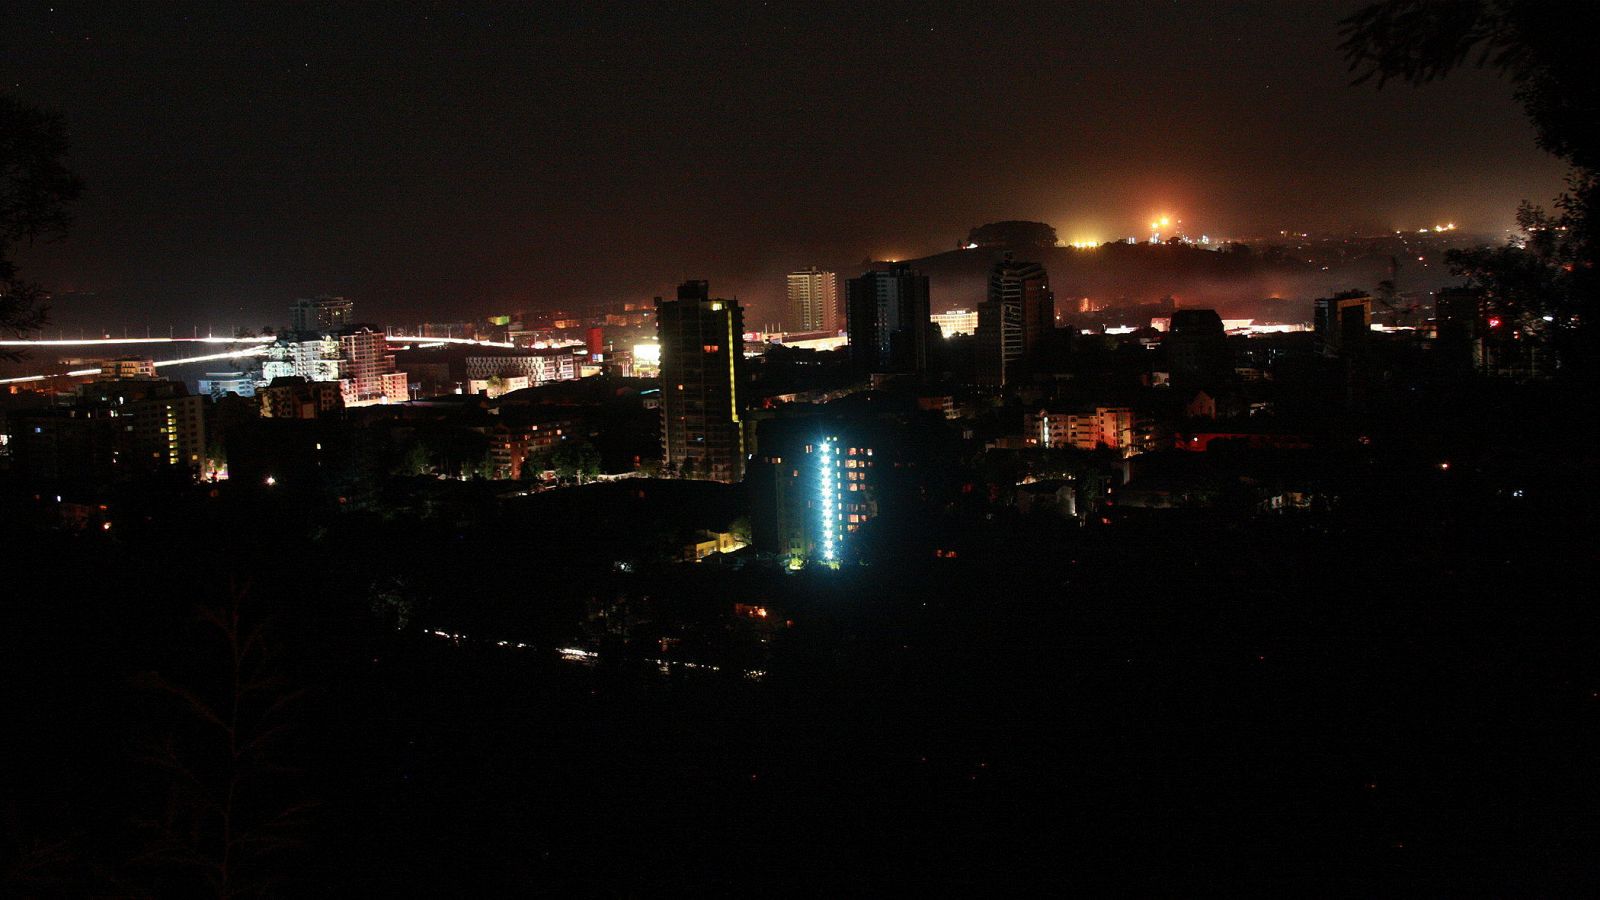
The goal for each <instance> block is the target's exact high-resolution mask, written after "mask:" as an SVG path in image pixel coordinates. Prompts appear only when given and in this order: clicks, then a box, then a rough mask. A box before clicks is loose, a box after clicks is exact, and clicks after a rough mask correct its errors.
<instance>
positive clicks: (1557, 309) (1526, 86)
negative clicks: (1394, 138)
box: [1340, 0, 1600, 362]
mask: <svg viewBox="0 0 1600 900" xmlns="http://www.w3.org/2000/svg"><path fill="white" fill-rule="evenodd" d="M1594 18H1595V16H1594V15H1593V13H1591V12H1589V11H1588V10H1587V8H1586V7H1585V5H1583V4H1570V3H1559V2H1551V0H1384V2H1381V3H1373V4H1370V5H1368V6H1365V7H1363V8H1361V9H1360V10H1358V11H1356V12H1355V13H1353V14H1351V15H1350V16H1349V17H1347V18H1345V19H1344V20H1343V22H1342V23H1341V26H1342V30H1341V34H1342V35H1343V37H1344V41H1343V43H1342V44H1341V45H1340V50H1341V51H1342V52H1343V53H1344V57H1345V59H1346V61H1348V62H1349V64H1350V70H1351V72H1353V73H1355V76H1356V77H1355V83H1357V84H1362V83H1366V82H1370V81H1373V80H1376V82H1377V84H1378V86H1379V87H1380V88H1381V87H1382V86H1383V85H1385V84H1386V83H1388V82H1389V81H1390V80H1391V79H1393V80H1398V81H1403V82H1406V83H1409V84H1414V85H1420V84H1426V83H1428V82H1430V81H1433V80H1435V79H1439V78H1443V77H1445V76H1447V75H1449V74H1450V73H1451V72H1454V71H1456V70H1457V69H1459V68H1461V67H1463V66H1472V67H1476V68H1483V69H1489V70H1492V71H1494V72H1496V73H1498V74H1499V75H1501V76H1502V77H1504V78H1506V79H1508V80H1509V81H1510V82H1511V83H1512V85H1513V86H1514V89H1515V96H1516V99H1517V101H1518V102H1519V103H1521V104H1522V108H1523V110H1524V111H1525V112H1526V113H1527V116H1528V119H1529V121H1530V122H1532V123H1533V127H1534V134H1535V139H1536V140H1537V142H1538V145H1539V147H1540V148H1541V149H1543V150H1545V151H1547V152H1549V153H1551V154H1553V155H1555V156H1557V157H1559V158H1561V159H1564V160H1566V161H1567V162H1568V163H1569V164H1571V166H1572V172H1571V174H1570V175H1569V176H1568V191H1567V193H1564V194H1563V195H1562V196H1561V197H1559V198H1557V199H1556V203H1555V205H1556V210H1557V212H1556V214H1555V215H1546V214H1545V212H1544V210H1542V209H1540V208H1538V207H1536V206H1530V205H1528V204H1524V205H1523V208H1522V209H1521V210H1519V212H1518V222H1519V224H1520V225H1521V226H1522V228H1523V230H1524V232H1525V233H1526V235H1527V241H1526V246H1525V247H1521V248H1507V249H1506V250H1504V251H1492V252H1491V251H1478V252H1466V253H1462V252H1455V253H1452V255H1451V260H1450V261H1451V264H1452V266H1453V268H1454V269H1455V271H1456V272H1457V273H1458V274H1461V275H1464V276H1466V277H1467V278H1468V280H1469V281H1471V282H1473V283H1474V284H1476V285H1477V286H1479V287H1482V288H1484V289H1485V291H1486V293H1487V296H1488V297H1489V299H1490V301H1491V303H1499V304H1502V305H1504V306H1506V307H1507V308H1506V309H1504V310H1501V311H1503V312H1507V313H1511V314H1513V315H1515V316H1516V317H1517V319H1518V320H1519V321H1521V322H1522V323H1524V324H1525V325H1526V327H1527V328H1528V330H1529V333H1530V336H1535V337H1542V336H1543V335H1541V334H1539V332H1540V331H1541V330H1547V331H1549V332H1550V336H1551V337H1553V338H1555V339H1557V341H1558V342H1559V339H1560V338H1561V337H1562V332H1564V331H1565V332H1568V333H1569V336H1571V337H1573V338H1575V340H1576V341H1577V343H1576V344H1575V345H1574V346H1573V348H1572V349H1574V350H1577V351H1578V352H1577V353H1575V354H1573V355H1572V356H1571V357H1569V362H1578V361H1579V359H1584V360H1585V361H1586V360H1587V358H1588V357H1591V356H1592V355H1593V354H1592V352H1591V351H1592V349H1593V348H1592V343H1593V332H1594V328H1593V327H1592V325H1591V324H1590V323H1591V322H1592V321H1593V319H1594V315H1593V313H1594V307H1595V304H1596V297H1597V295H1600V284H1597V283H1596V275H1597V273H1596V270H1595V257H1596V249H1597V244H1600V241H1597V235H1596V231H1597V230H1600V216H1597V215H1596V212H1597V209H1600V79H1597V78H1595V76H1594V71H1593V59H1592V56H1593V52H1592V49H1591V48H1592V45H1593V34H1594V28H1593V25H1594V22H1593V19H1594ZM1530 285H1532V286H1533V289H1531V290H1530ZM1546 317H1548V318H1546ZM1543 323H1549V324H1550V325H1551V326H1552V327H1549V328H1548V329H1546V328H1545V327H1544V324H1543Z"/></svg>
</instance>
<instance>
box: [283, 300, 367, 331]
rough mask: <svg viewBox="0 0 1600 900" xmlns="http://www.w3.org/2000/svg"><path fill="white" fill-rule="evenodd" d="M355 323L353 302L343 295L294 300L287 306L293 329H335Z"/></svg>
mask: <svg viewBox="0 0 1600 900" xmlns="http://www.w3.org/2000/svg"><path fill="white" fill-rule="evenodd" d="M353 324H355V304H354V303H352V302H351V301H349V300H346V299H345V298H343V297H317V298H316V299H314V300H311V299H302V300H296V301H295V302H294V305H293V306H291V307H289V327H290V329H291V330H293V331H302V332H313V331H336V330H338V329H340V328H346V327H348V326H350V325H353Z"/></svg>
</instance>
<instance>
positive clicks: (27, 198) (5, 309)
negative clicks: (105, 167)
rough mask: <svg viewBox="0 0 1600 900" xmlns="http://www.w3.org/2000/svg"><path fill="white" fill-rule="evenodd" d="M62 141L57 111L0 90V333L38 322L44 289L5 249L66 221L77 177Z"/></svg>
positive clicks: (60, 230) (63, 227)
mask: <svg viewBox="0 0 1600 900" xmlns="http://www.w3.org/2000/svg"><path fill="white" fill-rule="evenodd" d="M67 144H68V142H67V128H66V125H65V124H64V123H63V122H62V120H61V117H60V116H58V115H56V114H54V113H50V112H46V111H44V110H41V109H35V108H34V107H31V106H28V105H26V104H23V103H21V102H19V101H17V100H15V99H13V98H11V97H7V96H4V95H0V333H5V334H9V335H11V336H13V337H20V336H21V335H22V334H24V333H27V332H30V331H33V330H35V329H37V328H38V327H39V326H40V325H42V324H44V318H45V306H44V296H45V294H44V291H43V289H41V288H40V287H39V286H38V285H36V284H33V283H31V282H27V281H23V280H21V279H19V278H18V276H17V265H16V263H15V262H14V261H13V260H12V258H11V251H12V248H13V247H14V246H16V245H17V244H19V243H23V244H27V243H32V242H34V241H38V240H53V239H56V238H60V237H62V236H63V235H65V234H66V233H67V229H68V227H70V226H71V224H72V215H71V211H70V206H71V204H72V201H73V200H76V199H77V197H78V194H79V192H80V191H81V190H82V189H83V182H82V180H80V179H79V178H78V176H77V175H75V174H73V172H72V170H71V169H69V168H68V167H67ZM8 355H10V354H4V353H3V352H0V356H8Z"/></svg>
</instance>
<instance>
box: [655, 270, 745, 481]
mask: <svg viewBox="0 0 1600 900" xmlns="http://www.w3.org/2000/svg"><path fill="white" fill-rule="evenodd" d="M656 333H657V335H658V336H659V338H660V341H661V447H662V458H663V460H664V461H665V463H666V465H667V466H668V467H670V468H672V469H674V470H676V471H678V472H680V473H683V474H688V475H696V476H703V477H706V478H711V479H713V480H716V481H728V482H733V481H739V480H740V479H741V478H743V477H744V459H745V450H744V426H743V422H742V421H741V420H742V416H743V413H744V396H743V387H744V311H743V310H742V309H740V307H739V304H738V303H737V302H736V301H733V300H720V299H719V300H713V299H711V289H710V285H709V284H708V283H707V282H704V281H686V282H684V283H683V284H682V285H679V287H678V299H676V300H662V299H661V298H660V297H657V298H656Z"/></svg>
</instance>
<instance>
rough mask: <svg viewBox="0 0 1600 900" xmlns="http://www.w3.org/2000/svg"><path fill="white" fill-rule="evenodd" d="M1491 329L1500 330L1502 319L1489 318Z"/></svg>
mask: <svg viewBox="0 0 1600 900" xmlns="http://www.w3.org/2000/svg"><path fill="white" fill-rule="evenodd" d="M1489 327H1490V328H1499V327H1500V317H1499V316H1490V317H1489Z"/></svg>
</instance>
